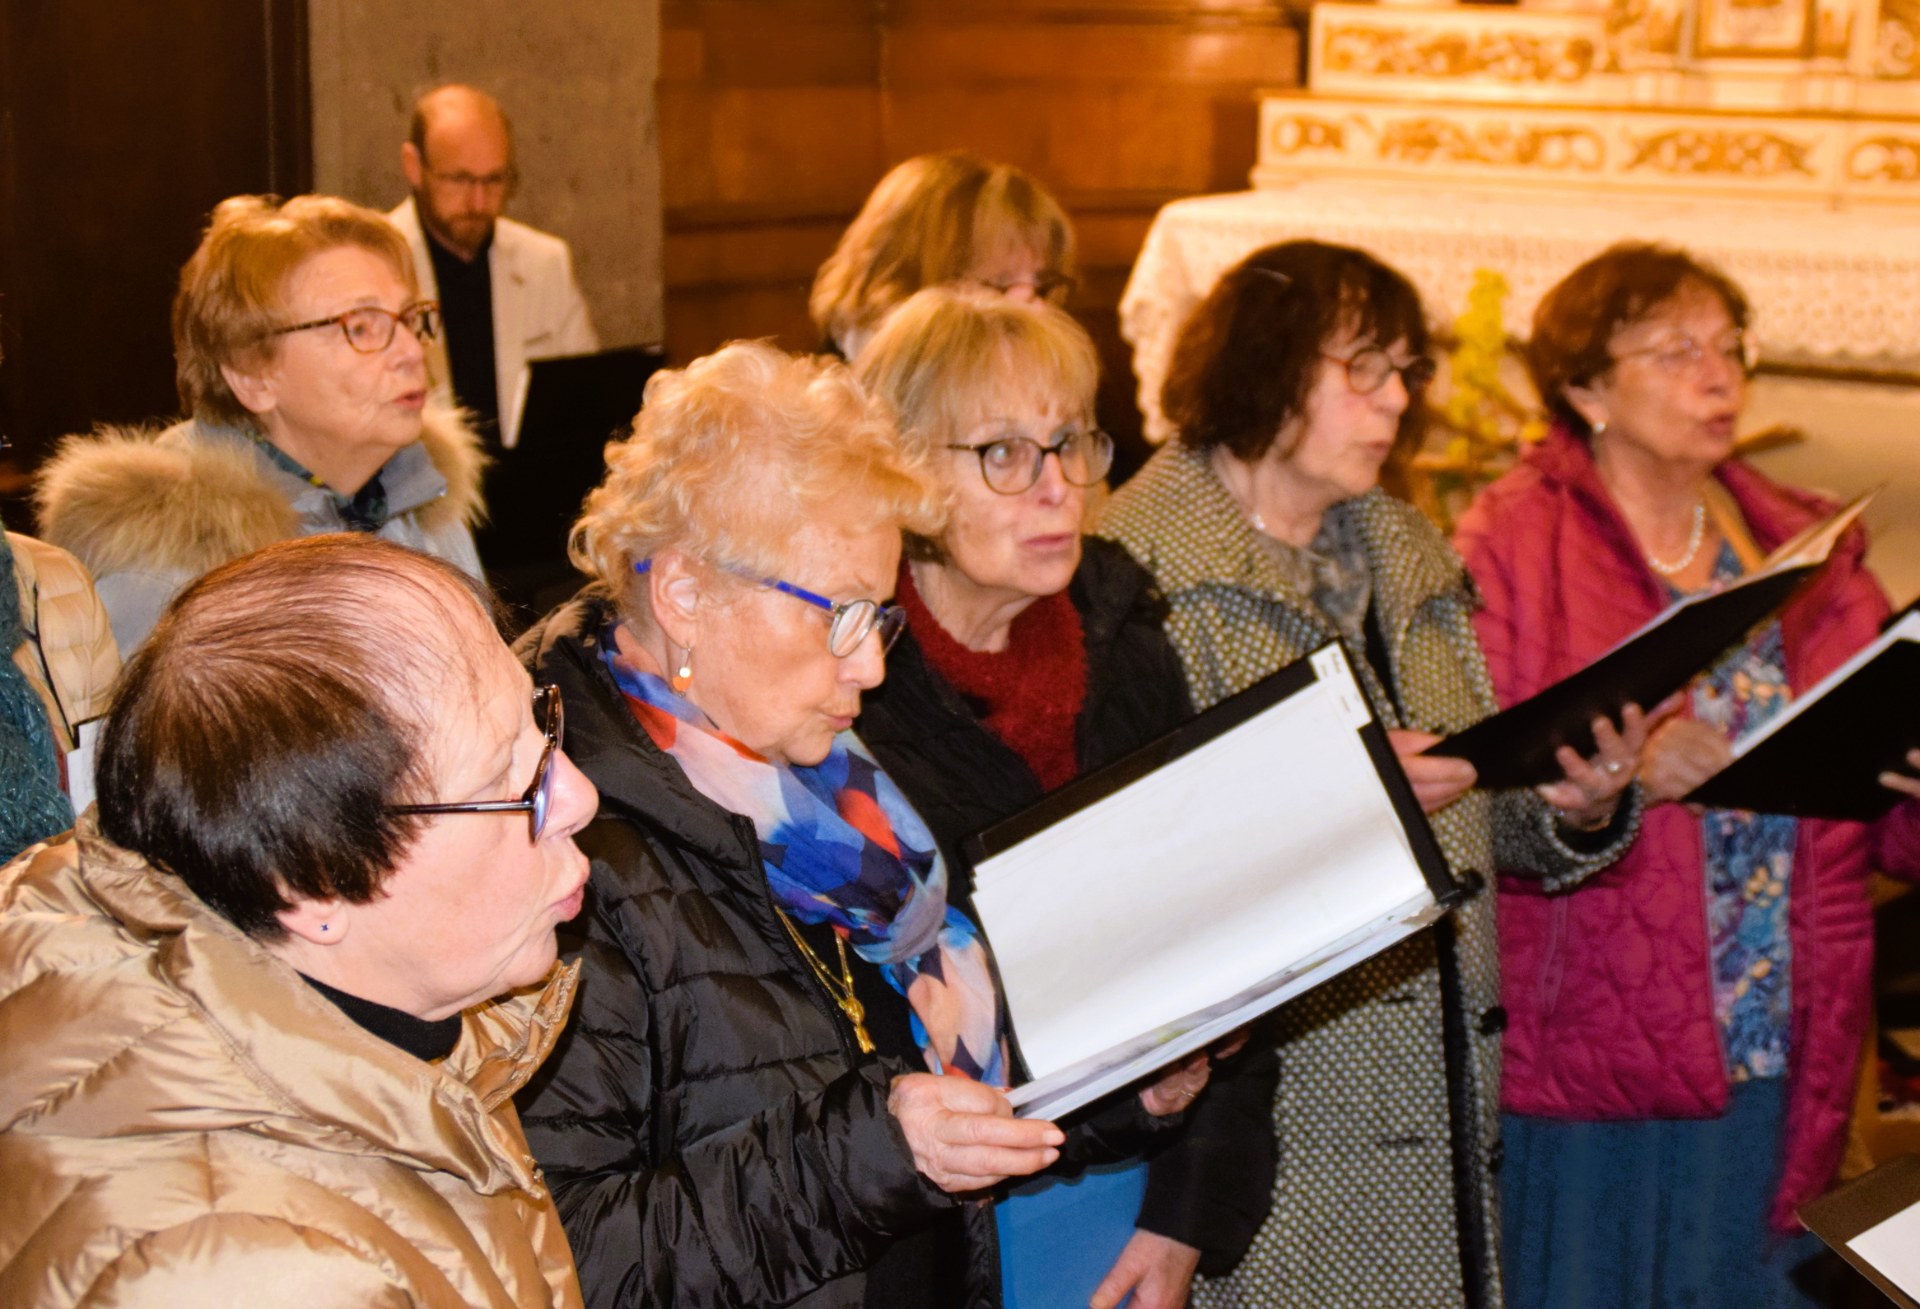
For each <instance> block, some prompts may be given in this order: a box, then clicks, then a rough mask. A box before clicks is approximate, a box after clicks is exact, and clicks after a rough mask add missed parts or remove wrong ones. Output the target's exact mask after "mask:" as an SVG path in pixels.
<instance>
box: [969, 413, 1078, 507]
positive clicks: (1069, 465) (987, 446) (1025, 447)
mask: <svg viewBox="0 0 1920 1309" xmlns="http://www.w3.org/2000/svg"><path fill="white" fill-rule="evenodd" d="M947 449H949V450H965V451H966V452H967V453H969V454H973V455H978V456H979V458H980V476H981V478H982V480H984V481H985V482H986V484H987V486H988V488H989V489H990V490H994V491H998V492H999V493H1000V494H1001V495H1019V494H1020V493H1021V492H1023V491H1025V490H1027V489H1028V488H1029V487H1031V486H1032V485H1033V484H1034V483H1035V482H1038V481H1039V480H1040V470H1041V468H1042V467H1043V466H1045V464H1046V462H1047V456H1048V455H1052V456H1054V458H1056V459H1058V460H1059V461H1060V476H1062V477H1064V478H1066V479H1067V481H1068V482H1069V483H1070V484H1071V485H1073V486H1092V485H1093V484H1094V483H1095V482H1097V481H1099V480H1100V479H1101V478H1103V477H1105V476H1106V475H1107V470H1108V469H1110V468H1112V467H1113V438H1112V437H1110V436H1108V435H1107V434H1106V433H1105V432H1103V431H1101V430H1100V429H1099V428H1097V427H1087V428H1081V429H1079V430H1076V431H1071V432H1068V433H1067V434H1066V435H1065V436H1062V437H1061V438H1060V439H1059V440H1058V441H1055V442H1054V443H1053V444H1052V445H1041V444H1040V443H1039V442H1038V441H1035V440H1032V439H1030V438H1028V437H1024V436H1003V437H1001V438H999V439H998V440H995V441H986V442H982V443H981V444H979V445H960V444H953V443H950V444H949V445H948V446H947Z"/></svg>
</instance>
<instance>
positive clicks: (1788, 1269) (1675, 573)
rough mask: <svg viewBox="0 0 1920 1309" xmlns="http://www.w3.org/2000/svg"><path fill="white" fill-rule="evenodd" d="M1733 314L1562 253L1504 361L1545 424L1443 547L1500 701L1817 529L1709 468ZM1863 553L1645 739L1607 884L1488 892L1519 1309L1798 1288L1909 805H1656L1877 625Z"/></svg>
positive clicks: (1839, 1136) (1679, 255) (1743, 351)
mask: <svg viewBox="0 0 1920 1309" xmlns="http://www.w3.org/2000/svg"><path fill="white" fill-rule="evenodd" d="M1747 316H1748V315H1747V302H1746V299H1745V297H1744V296H1742V295H1741V293H1740V290H1739V288H1738V287H1736V286H1735V285H1734V284H1733V283H1732V282H1730V281H1729V280H1728V279H1727V278H1726V276H1725V275H1724V274H1722V273H1720V272H1719V271H1718V270H1716V269H1714V268H1712V267H1710V266H1708V265H1706V264H1704V263H1701V262H1700V261H1699V260H1697V259H1694V258H1693V257H1692V256H1690V255H1688V254H1686V253H1685V252H1683V251H1680V250H1673V249H1666V248H1663V247H1660V246H1653V245H1644V244H1626V245H1617V246H1615V247H1613V248H1612V249H1610V250H1608V251H1606V252H1605V253H1603V254H1601V255H1599V256H1597V257H1595V258H1594V259H1591V260H1589V261H1588V262H1586V263H1585V264H1582V265H1581V266H1580V267H1579V268H1577V269H1575V270H1574V271H1573V272H1572V273H1571V274H1569V275H1568V276H1567V278H1566V279H1565V280H1564V281H1562V282H1561V283H1560V284H1559V285H1558V286H1556V287H1554V288H1553V289H1552V290H1551V291H1549V292H1548V293H1547V295H1546V298H1545V299H1543V300H1542V301H1541V302H1540V308H1539V310H1538V312H1537V313H1536V314H1535V316H1534V325H1533V340H1532V344H1531V346H1530V347H1529V351H1528V356H1527V361H1528V365H1529V367H1530V368H1531V370H1532V373H1533V377H1534V381H1535V383H1536V384H1537V385H1538V387H1539V389H1540V395H1541V397H1542V399H1544V400H1545V401H1546V402H1547V404H1548V405H1549V407H1550V408H1551V409H1552V411H1553V415H1554V420H1555V422H1554V429H1553V431H1552V433H1551V434H1550V435H1549V436H1548V437H1547V439H1546V440H1544V441H1543V442H1541V443H1540V444H1539V445H1538V446H1536V447H1535V448H1533V449H1532V450H1529V451H1528V452H1527V455H1526V457H1525V458H1524V459H1523V460H1522V461H1521V463H1520V465H1519V466H1518V467H1517V468H1515V469H1514V470H1513V471H1512V472H1510V473H1508V474H1507V475H1506V476H1505V477H1503V478H1501V479H1500V480H1499V481H1497V482H1495V483H1494V484H1493V485H1492V486H1490V487H1489V488H1487V490H1486V491H1485V493H1483V494H1482V496H1481V497H1480V499H1479V501H1478V502H1477V503H1476V504H1475V505H1474V506H1473V508H1472V510H1471V511H1470V512H1469V513H1468V514H1467V516H1466V517H1465V519H1464V520H1462V522H1461V524H1460V533H1459V536H1458V538H1457V541H1458V544H1459V547H1460V552H1461V554H1462V555H1463V556H1465V558H1466V561H1467V566H1468V568H1469V569H1470V570H1471V572H1472V574H1473V577H1474V580H1475V581H1476V582H1477V583H1478V584H1479V586H1480V589H1481V591H1482V592H1483V594H1484V595H1485V597H1486V604H1485V607H1484V608H1483V609H1482V610H1481V611H1480V613H1479V614H1478V615H1477V617H1476V621H1477V624H1478V627H1479V632H1480V639H1481V642H1482V644H1483V645H1484V647H1485V649H1486V652H1487V662H1488V664H1489V666H1490V668H1491V669H1492V673H1493V679H1494V685H1495V688H1496V690H1497V691H1498V693H1499V696H1500V699H1501V701H1502V703H1510V702H1512V701H1516V700H1523V699H1525V698H1526V697H1528V696H1530V695H1532V694H1533V693H1534V692H1536V691H1538V690H1540V689H1541V688H1543V687H1545V686H1548V685H1550V684H1551V683H1553V682H1556V681H1558V680H1560V679H1561V678H1562V677H1565V676H1566V675H1567V674H1569V673H1571V672H1573V671H1574V670H1575V669H1577V668H1579V667H1581V666H1582V665H1584V664H1587V663H1589V662H1591V661H1592V660H1593V659H1594V658H1595V657H1597V656H1598V655H1600V654H1601V653H1602V652H1603V651H1605V650H1606V649H1608V648H1609V647H1610V646H1612V645H1613V644H1614V643H1615V642H1616V641H1618V640H1620V639H1621V638H1622V637H1624V636H1626V635H1627V634H1628V633H1630V632H1632V631H1633V630H1634V629H1635V628H1637V627H1639V626H1640V625H1641V624H1643V623H1645V622H1646V621H1647V620H1648V619H1649V618H1651V617H1653V615H1655V614H1656V613H1658V612H1659V611H1660V610H1661V609H1664V608H1665V607H1666V606H1667V605H1669V604H1671V603H1673V602H1674V601H1675V600H1676V599H1678V598H1679V597H1681V596H1683V595H1687V594H1689V593H1691V592H1695V591H1701V590H1706V589H1709V588H1712V587H1716V586H1721V585H1724V584H1726V583H1727V582H1730V581H1732V580H1733V579H1735V578H1737V577H1739V576H1740V575H1741V574H1742V573H1744V572H1746V571H1747V570H1749V569H1751V568H1752V567H1753V566H1754V565H1755V564H1756V563H1758V562H1759V561H1760V559H1761V558H1762V557H1763V556H1764V555H1765V554H1766V553H1767V552H1768V551H1770V550H1771V549H1773V547H1774V546H1776V545H1778V544H1780V542H1782V541H1783V540H1785V539H1786V538H1787V537H1789V536H1791V535H1793V534H1794V533H1796V532H1798V531H1799V530H1800V529H1801V528H1803V527H1806V526H1807V525H1809V524H1811V523H1813V522H1816V521H1818V520H1819V519H1820V518H1821V517H1823V516H1824V515H1826V514H1828V513H1830V512H1832V510H1833V508H1834V506H1833V505H1832V504H1830V503H1828V502H1826V501H1824V500H1822V499H1821V498H1820V497H1818V496H1814V495H1811V494H1809V493H1807V492H1805V491H1800V490H1795V489H1793V488H1790V487H1784V486H1780V485H1778V484H1776V483H1774V482H1771V481H1769V480H1767V479H1766V478H1765V477H1763V476H1762V475H1761V474H1760V473H1759V472H1757V471H1756V470H1754V469H1753V468H1750V467H1748V466H1747V465H1746V464H1745V463H1743V462H1741V461H1740V460H1739V459H1736V458H1734V457H1733V449H1734V436H1735V432H1736V429H1737V426H1738V424H1739V421H1740V414H1741V410H1742V407H1743V405H1744V404H1745V401H1746V395H1747V379H1748V376H1749V374H1750V372H1751V370H1752V367H1753V362H1754V357H1755V354H1754V349H1753V342H1752V340H1751V338H1750V337H1749V336H1748V335H1747ZM1865 550H1866V540H1865V537H1864V535H1863V533H1862V532H1861V531H1860V530H1859V529H1858V528H1855V529H1853V530H1852V531H1850V532H1849V533H1848V535H1847V536H1846V537H1845V538H1843V539H1842V541H1841V542H1840V544H1839V545H1838V546H1837V547H1836V549H1835V551H1834V555H1833V559H1832V561H1831V562H1830V563H1829V564H1828V566H1827V568H1826V569H1825V570H1824V571H1823V572H1821V573H1820V574H1819V576H1818V578H1817V580H1816V581H1815V582H1814V583H1813V584H1812V585H1811V586H1809V587H1808V588H1807V590H1806V591H1805V592H1804V593H1802V594H1801V596H1800V597H1799V598H1798V599H1796V600H1795V601H1794V602H1793V604H1791V605H1789V606H1788V607H1787V609H1786V610H1785V612H1784V613H1782V614H1781V615H1780V616H1779V617H1778V618H1777V619H1776V620H1774V621H1772V622H1769V623H1768V624H1766V625H1765V626H1764V627H1762V628H1760V629H1758V630H1757V631H1756V632H1755V633H1753V634H1752V635H1751V637H1750V638H1749V639H1748V641H1747V642H1746V643H1745V644H1744V645H1742V646H1740V647H1738V648H1736V649H1734V650H1732V651H1730V652H1729V653H1728V654H1726V655H1725V656H1724V657H1723V658H1722V659H1721V661H1720V662H1719V663H1718V664H1716V665H1715V666H1714V667H1713V668H1712V669H1710V670H1709V671H1708V672H1706V673H1705V674H1703V675H1702V676H1701V677H1700V678H1698V679H1696V681H1695V682H1694V684H1693V686H1692V687H1691V688H1690V689H1689V691H1688V692H1687V693H1686V695H1685V697H1684V699H1685V703H1684V706H1683V707H1682V709H1681V711H1680V712H1679V713H1678V714H1677V715H1676V716H1674V717H1673V718H1671V719H1669V720H1668V721H1666V722H1664V723H1662V724H1660V725H1659V726H1658V727H1657V728H1656V729H1655V730H1654V731H1653V733H1652V734H1651V736H1650V737H1649V739H1648V742H1647V745H1646V749H1645V752H1644V754H1643V756H1642V758H1641V761H1640V765H1639V784H1640V788H1641V791H1642V795H1643V798H1644V804H1645V806H1646V818H1645V821H1644V823H1643V824H1642V827H1641V831H1640V835H1639V837H1638V839H1637V840H1636V841H1635V842H1634V845H1633V848H1632V850H1631V851H1629V852H1628V853H1627V855H1626V856H1625V857H1624V858H1623V859H1621V860H1620V862H1619V863H1618V864H1616V865H1615V866H1614V867H1613V868H1611V869H1609V870H1608V871H1607V873H1606V875H1605V876H1603V877H1597V878H1594V879H1593V880H1591V881H1589V882H1585V883H1582V884H1580V885H1578V886H1572V885H1564V884H1561V883H1558V882H1555V881H1553V880H1551V879H1548V880H1545V881H1542V880H1541V879H1539V878H1531V879H1529V878H1523V877H1518V876H1515V877H1509V878H1506V879H1504V880H1503V881H1502V882H1501V884H1500V896H1499V900H1500V944H1501V972H1502V975H1503V977H1504V979H1505V1004H1506V1008H1507V1012H1508V1014H1509V1021H1510V1025H1509V1027H1508V1031H1507V1069H1508V1076H1507V1082H1506V1086H1505V1095H1504V1104H1505V1108H1506V1110H1507V1116H1506V1120H1505V1127H1504V1137H1505V1140H1506V1144H1507V1157H1506V1171H1505V1174H1504V1177H1503V1183H1504V1186H1505V1195H1504V1198H1503V1211H1504V1215H1505V1223H1506V1254H1507V1274H1508V1286H1509V1291H1510V1293H1511V1295H1512V1298H1513V1300H1514V1302H1515V1303H1516V1304H1519V1305H1552V1306H1555V1307H1556V1309H1582V1307H1583V1306H1589V1305H1592V1306H1600V1305H1609V1306H1610V1305H1616V1304H1691V1305H1702V1306H1710V1305H1740V1306H1756V1305H1799V1304H1809V1303H1815V1301H1813V1300H1811V1299H1809V1298H1808V1293H1807V1290H1806V1288H1805V1286H1804V1285H1796V1282H1802V1283H1804V1280H1805V1274H1804V1273H1800V1274H1799V1275H1797V1276H1796V1275H1794V1274H1795V1272H1796V1270H1797V1269H1798V1268H1799V1266H1800V1265H1801V1264H1803V1263H1805V1262H1806V1260H1807V1259H1808V1258H1809V1257H1811V1255H1812V1254H1813V1252H1814V1251H1815V1250H1816V1249H1817V1248H1818V1247H1817V1245H1816V1243H1815V1242H1814V1241H1813V1238H1812V1237H1810V1236H1806V1235H1805V1234H1801V1235H1800V1236H1799V1237H1798V1239H1793V1240H1788V1239H1785V1238H1786V1237H1787V1236H1789V1235H1791V1234H1793V1233H1799V1232H1800V1227H1799V1224H1798V1222H1797V1221H1796V1220H1795V1218H1794V1210H1795V1208H1796V1207H1798V1206H1799V1205H1801V1204H1804V1203H1805V1202H1806V1201H1808V1200H1811V1199H1812V1198H1814V1197H1815V1196H1817V1195H1819V1194H1820V1192H1821V1191H1823V1190H1824V1189H1825V1188H1826V1187H1827V1186H1828V1185H1829V1183H1830V1182H1831V1181H1832V1180H1833V1172H1834V1167H1835V1165H1836V1164H1838V1162H1839V1160H1840V1151H1841V1146H1842V1142H1843V1139H1844V1137H1845V1134H1846V1125H1847V1112H1848V1108H1849V1104H1850V1101H1851V1098H1852V1095H1853V1087H1854V1075H1855V1071H1856V1067H1857V1060H1858V1058H1859V1052H1860V1045H1861V1041H1862V1038H1863V1037H1864V1036H1865V1034H1866V1029H1867V1021H1868V1015H1869V1008H1868V1006H1869V997H1868V977H1869V972H1870V969H1871V965H1872V947H1873V936H1872V930H1873V925H1872V917H1871V914H1870V909H1869V905H1868V901H1867V885H1866V882H1867V872H1868V869H1869V868H1870V867H1876V866H1877V867H1880V868H1884V869H1888V870H1889V871H1892V870H1894V869H1901V870H1909V871H1920V840H1916V834H1917V833H1920V824H1916V819H1917V818H1920V805H1915V804H1913V803H1910V802H1909V803H1907V804H1903V805H1901V806H1900V807H1899V808H1897V809H1895V810H1894V811H1893V814H1892V815H1891V816H1890V817H1889V818H1888V819H1886V820H1884V821H1883V822H1882V823H1880V824H1878V825H1876V826H1871V827H1870V826H1867V825H1865V824H1861V823H1836V822H1821V821H1814V820H1802V821H1796V820H1795V819H1793V818H1790V817H1786V816H1783V815H1777V814H1753V813H1744V812H1733V811H1721V810H1708V811H1706V812H1704V813H1702V812H1700V811H1699V810H1698V809H1696V808H1695V807H1693V806H1689V805H1686V804H1683V803H1681V800H1682V799H1683V797H1685V796H1686V795H1687V793H1688V792H1689V791H1691V790H1692V789H1693V788H1694V787H1696V786H1698V785H1699V784H1700V783H1701V782H1703V781H1705V780H1706V779H1707V778H1708V777H1709V776H1711V775H1712V774H1713V773H1715V772H1716V771H1718V770H1719V769H1720V768H1722V767H1723V766H1725V764H1726V763H1727V762H1728V759H1729V742H1730V741H1732V740H1733V739H1734V738H1736V737H1738V736H1740V735H1742V734H1744V733H1746V732H1750V731H1753V730H1755V729H1757V728H1759V727H1760V726H1762V725H1763V724H1764V723H1765V722H1766V721H1767V720H1768V719H1769V718H1770V717H1771V716H1772V715H1774V714H1775V713H1777V712H1778V711H1779V710H1780V709H1781V708H1782V707H1783V706H1784V705H1786V704H1787V703H1789V702H1790V701H1791V700H1792V698H1793V696H1794V695H1795V694H1796V693H1798V692H1799V691H1801V690H1802V689H1804V688H1805V687H1807V686H1809V685H1811V684H1812V683H1814V682H1816V681H1818V680H1819V679H1820V678H1821V677H1823V676H1825V675H1826V674H1827V673H1828V672H1830V671H1832V670H1833V669H1834V668H1835V667H1836V666H1837V665H1838V664H1840V663H1841V662H1842V661H1843V660H1845V659H1846V658H1847V657H1848V656H1849V655H1851V654H1853V652H1854V651H1856V650H1857V649H1859V648H1860V647H1861V646H1862V645H1864V644H1866V642H1867V641H1869V640H1870V639H1872V637H1873V636H1874V634H1875V633H1876V632H1877V631H1878V629H1879V625H1880V622H1881V620H1882V619H1884V618H1885V617H1886V614H1887V602H1886V598H1885V597H1884V596H1883V595H1882V594H1881V592H1880V588H1879V586H1878V584H1876V583H1875V581H1874V580H1873V578H1872V576H1871V575H1870V574H1869V573H1868V572H1867V571H1866V569H1865V567H1864V566H1863V563H1862V556H1863V554H1864V552H1865ZM1910 759H1911V761H1912V762H1913V763H1915V764H1916V765H1917V766H1920V754H1916V755H1912V756H1910ZM1883 780H1885V781H1886V783H1887V785H1889V786H1892V787H1894V788H1895V789H1897V790H1901V791H1904V792H1907V793H1910V794H1920V781H1916V780H1915V779H1913V778H1908V777H1901V776H1897V775H1895V774H1888V775H1887V776H1886V778H1884V779H1883ZM1623 964H1626V965H1629V966H1623ZM1769 1226H1771V1228H1772V1231H1771V1232H1770V1231H1769V1230H1768V1229H1769Z"/></svg>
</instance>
